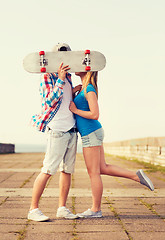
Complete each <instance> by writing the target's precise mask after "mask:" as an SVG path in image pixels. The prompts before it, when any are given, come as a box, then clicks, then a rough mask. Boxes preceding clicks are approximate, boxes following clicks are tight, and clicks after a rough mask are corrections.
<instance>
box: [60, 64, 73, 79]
mask: <svg viewBox="0 0 165 240" xmlns="http://www.w3.org/2000/svg"><path fill="white" fill-rule="evenodd" d="M69 69H70V67H69V65H66V66H63V63H61V64H60V67H59V69H58V77H59V78H60V79H61V80H63V81H64V80H65V78H66V73H67V71H68V70H69Z"/></svg>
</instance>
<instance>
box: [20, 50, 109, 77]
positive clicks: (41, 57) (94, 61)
mask: <svg viewBox="0 0 165 240" xmlns="http://www.w3.org/2000/svg"><path fill="white" fill-rule="evenodd" d="M62 62H63V64H64V66H65V65H69V67H70V70H69V72H71V73H74V72H88V71H101V70H102V69H103V68H104V67H105V65H106V59H105V56H104V55H103V54H102V53H100V52H97V51H90V50H85V51H58V52H45V51H40V52H35V53H30V54H29V55H27V56H26V57H25V58H24V60H23V67H24V69H25V70H26V71H28V72H30V73H51V72H57V71H58V68H59V66H60V64H61V63H62Z"/></svg>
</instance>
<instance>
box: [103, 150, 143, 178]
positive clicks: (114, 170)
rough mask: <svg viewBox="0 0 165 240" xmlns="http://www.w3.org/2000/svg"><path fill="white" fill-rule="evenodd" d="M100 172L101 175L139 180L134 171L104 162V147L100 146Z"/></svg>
mask: <svg viewBox="0 0 165 240" xmlns="http://www.w3.org/2000/svg"><path fill="white" fill-rule="evenodd" d="M100 160H101V161H100V172H101V174H103V175H109V176H115V177H123V178H129V179H132V180H134V181H136V182H140V180H139V177H138V176H137V175H136V173H135V172H132V171H129V170H127V169H124V168H121V167H118V166H115V165H111V164H106V162H105V157H104V148H103V146H101V149H100Z"/></svg>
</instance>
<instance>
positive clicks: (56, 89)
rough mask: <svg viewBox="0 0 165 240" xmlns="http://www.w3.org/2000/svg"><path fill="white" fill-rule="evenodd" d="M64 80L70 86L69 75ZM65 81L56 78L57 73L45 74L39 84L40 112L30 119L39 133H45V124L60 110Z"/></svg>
mask: <svg viewBox="0 0 165 240" xmlns="http://www.w3.org/2000/svg"><path fill="white" fill-rule="evenodd" d="M66 79H67V80H68V82H69V83H70V84H71V87H72V81H71V74H69V73H67V75H66ZM64 85H65V81H63V80H61V79H59V78H58V74H57V73H46V74H44V76H43V77H42V80H41V83H40V95H41V101H42V110H41V113H40V114H36V115H34V116H33V117H32V125H33V126H35V127H36V128H37V129H38V130H39V131H41V132H45V129H46V126H47V124H48V123H49V122H50V121H51V120H52V119H53V117H54V116H55V115H56V113H57V111H58V110H59V108H60V105H61V102H62V97H63V87H64Z"/></svg>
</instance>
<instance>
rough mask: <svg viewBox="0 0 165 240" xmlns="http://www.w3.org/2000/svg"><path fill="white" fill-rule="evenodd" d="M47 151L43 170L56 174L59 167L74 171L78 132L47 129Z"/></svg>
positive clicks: (66, 171) (66, 170)
mask: <svg viewBox="0 0 165 240" xmlns="http://www.w3.org/2000/svg"><path fill="white" fill-rule="evenodd" d="M47 137H48V143H47V151H46V154H45V158H44V161H43V167H42V170H41V172H43V173H46V174H50V175H54V174H55V173H56V171H57V170H58V169H59V170H60V171H64V172H65V173H73V172H74V165H75V160H76V150H77V133H76V132H61V131H53V130H51V129H50V130H48V131H47Z"/></svg>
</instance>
